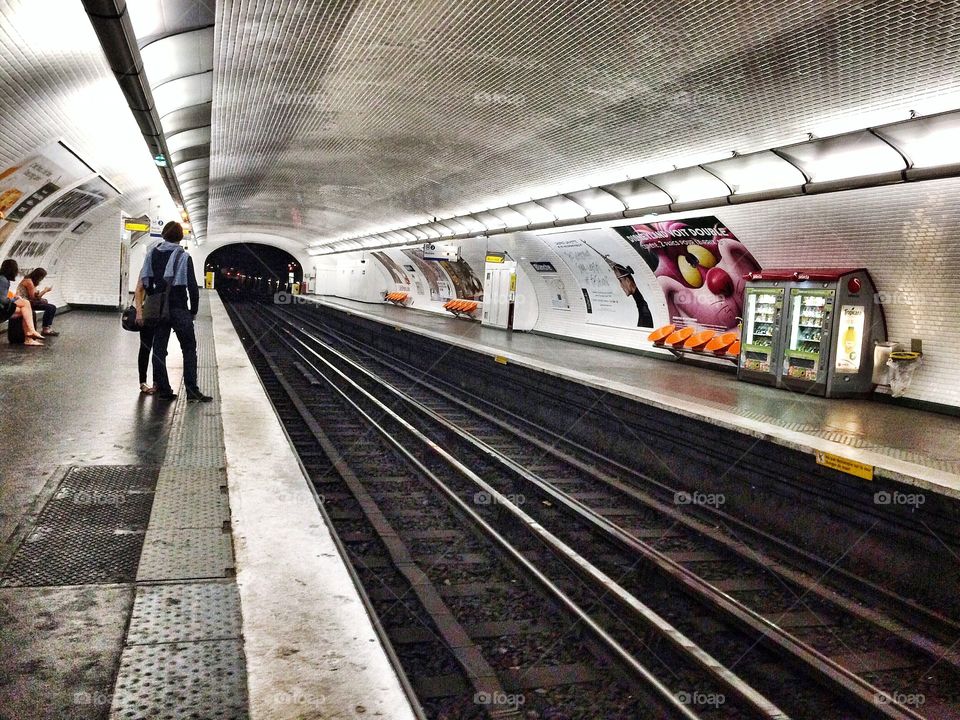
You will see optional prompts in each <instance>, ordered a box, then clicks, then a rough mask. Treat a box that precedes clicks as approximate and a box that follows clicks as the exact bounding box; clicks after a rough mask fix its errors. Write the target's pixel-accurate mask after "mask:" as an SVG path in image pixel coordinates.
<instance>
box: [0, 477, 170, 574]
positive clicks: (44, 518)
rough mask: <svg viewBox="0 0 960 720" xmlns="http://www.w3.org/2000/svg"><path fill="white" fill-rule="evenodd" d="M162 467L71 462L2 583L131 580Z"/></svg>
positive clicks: (12, 561) (6, 570) (11, 559)
mask: <svg viewBox="0 0 960 720" xmlns="http://www.w3.org/2000/svg"><path fill="white" fill-rule="evenodd" d="M157 474H158V468H156V467H141V466H130V465H114V466H85V467H74V468H71V469H70V470H69V471H68V472H67V474H66V476H65V477H64V479H63V481H62V482H61V483H60V486H59V487H58V489H57V492H56V493H55V494H54V496H53V497H52V498H51V499H50V500H49V501H48V502H47V504H46V505H45V506H44V508H43V510H42V511H41V513H40V515H39V517H38V518H37V521H36V523H35V525H34V527H33V530H32V531H31V532H30V534H29V535H27V537H26V538H25V539H24V541H23V542H22V543H21V544H20V547H18V548H17V550H16V552H15V553H14V554H13V556H12V557H11V558H10V561H9V563H8V564H7V566H6V568H4V571H3V574H2V575H0V586H3V587H15V586H47V585H83V584H100V583H121V582H132V581H133V580H134V578H135V577H136V573H137V564H138V562H139V556H140V550H141V547H142V545H143V540H144V533H145V531H146V529H147V523H148V521H149V518H150V512H151V506H152V504H153V489H154V485H155V484H156V479H157Z"/></svg>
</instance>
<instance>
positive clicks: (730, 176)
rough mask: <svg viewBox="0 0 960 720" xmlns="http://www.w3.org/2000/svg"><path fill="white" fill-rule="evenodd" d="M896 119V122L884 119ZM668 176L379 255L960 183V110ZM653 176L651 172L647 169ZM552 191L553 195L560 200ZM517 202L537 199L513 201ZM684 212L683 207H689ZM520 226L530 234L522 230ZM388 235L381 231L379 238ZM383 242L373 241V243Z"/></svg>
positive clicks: (407, 232)
mask: <svg viewBox="0 0 960 720" xmlns="http://www.w3.org/2000/svg"><path fill="white" fill-rule="evenodd" d="M886 117H889V115H886ZM706 160H707V158H704V162H702V163H701V164H697V165H692V166H689V167H679V168H676V169H674V170H673V171H669V172H662V173H657V174H651V175H649V176H647V177H643V178H635V179H629V180H624V181H620V182H615V183H613V184H610V185H603V186H599V187H588V188H584V189H582V190H575V191H571V192H567V193H565V194H557V195H552V196H550V197H543V198H539V199H536V200H530V201H526V202H517V203H511V204H510V205H508V206H504V207H497V208H489V209H485V210H482V211H477V212H474V213H460V214H457V215H455V216H453V217H449V218H447V219H445V220H441V224H442V225H443V226H446V227H447V228H450V229H451V230H455V231H456V232H455V234H452V235H451V234H449V233H447V232H442V228H441V227H440V224H434V223H428V224H424V225H413V226H409V227H397V226H396V225H393V226H391V227H392V231H391V234H392V235H393V236H394V237H396V238H398V239H399V238H402V239H403V240H404V242H399V241H398V240H397V239H394V237H391V238H382V239H383V240H384V242H383V243H382V244H381V245H379V247H387V246H389V245H401V244H410V243H416V242H418V241H423V240H429V239H435V238H437V237H444V238H446V237H455V238H456V237H469V236H472V235H475V234H477V233H487V232H493V233H496V232H505V231H507V230H523V229H529V228H531V227H533V226H543V225H569V224H572V223H579V222H589V221H590V220H591V218H594V217H599V218H609V217H611V216H613V217H616V216H617V214H618V213H621V214H622V215H623V216H624V217H625V218H626V217H634V216H637V215H641V214H647V213H650V212H668V211H671V210H680V209H684V210H687V209H693V207H690V205H693V206H694V207H696V203H699V202H705V203H707V204H705V205H704V207H709V206H711V205H716V204H721V203H723V202H724V201H728V202H738V201H748V200H751V199H760V198H761V197H762V198H774V197H784V196H788V195H793V194H799V193H801V192H804V191H808V190H809V191H811V192H816V191H817V190H821V191H823V190H841V189H846V188H856V187H865V186H868V185H870V184H871V179H872V180H873V181H875V182H881V181H882V182H891V181H893V182H895V181H896V178H897V175H898V174H899V176H900V179H901V181H906V180H911V179H914V178H926V177H935V176H936V172H935V170H936V168H938V167H940V168H944V169H945V171H944V173H943V174H944V175H945V176H946V175H956V174H960V111H956V110H954V111H950V112H947V113H942V114H939V115H931V116H925V117H918V118H912V119H910V120H907V121H904V122H897V123H892V124H889V125H884V126H880V127H875V128H867V129H861V130H855V131H853V132H848V133H845V134H843V135H835V136H833V137H828V138H811V139H810V140H809V141H807V142H803V143H798V144H796V145H789V146H785V147H781V148H776V149H773V150H763V151H760V152H756V153H750V154H749V155H743V156H740V155H736V154H734V155H733V156H732V157H727V158H724V159H721V160H715V159H714V160H712V161H709V162H707V161H706ZM648 167H650V166H649V165H648ZM554 192H555V191H554ZM512 197H532V198H536V197H537V196H536V195H535V194H531V195H525V194H524V193H515V194H513V195H512ZM684 205H686V207H684ZM518 218H522V219H526V221H527V224H526V225H517V222H518ZM382 232H383V231H381V233H382ZM377 234H378V233H368V234H365V235H364V236H363V237H364V239H370V238H373V237H375V236H376V235H377ZM344 240H346V238H338V239H336V240H331V241H329V242H318V243H313V244H312V245H310V246H308V253H309V254H310V255H326V254H330V253H335V252H343V251H342V250H337V249H336V247H335V246H336V245H338V244H340V243H342V242H344Z"/></svg>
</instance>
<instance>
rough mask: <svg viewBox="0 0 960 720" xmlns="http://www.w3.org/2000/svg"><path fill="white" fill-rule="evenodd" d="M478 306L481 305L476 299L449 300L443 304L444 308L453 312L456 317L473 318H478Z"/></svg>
mask: <svg viewBox="0 0 960 720" xmlns="http://www.w3.org/2000/svg"><path fill="white" fill-rule="evenodd" d="M478 307H480V303H478V302H476V301H475V300H448V301H447V302H446V303H444V305H443V309H444V310H446V311H447V312H451V313H453V314H454V315H455V316H456V317H465V318H470V319H471V320H476V319H477V318H476V316H475V315H474V313H475V312H476V311H477V308H478Z"/></svg>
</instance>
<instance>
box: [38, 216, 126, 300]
mask: <svg viewBox="0 0 960 720" xmlns="http://www.w3.org/2000/svg"><path fill="white" fill-rule="evenodd" d="M87 220H88V221H89V222H92V223H93V227H91V228H90V229H89V230H87V232H85V233H84V234H83V235H73V234H72V233H68V234H67V237H66V238H65V239H64V240H63V244H62V245H61V246H60V252H59V253H58V254H59V259H58V261H57V281H58V289H59V297H60V298H61V299H62V301H64V302H67V303H76V304H81V305H105V306H108V307H117V306H118V304H119V303H120V243H121V240H122V235H123V226H122V225H121V216H120V210H119V209H118V208H116V207H113V208H106V209H103V210H99V211H96V212H94V213H91V216H90V217H88V218H87ZM50 284H51V285H52V284H53V283H52V282H51V283H50ZM54 302H56V299H54Z"/></svg>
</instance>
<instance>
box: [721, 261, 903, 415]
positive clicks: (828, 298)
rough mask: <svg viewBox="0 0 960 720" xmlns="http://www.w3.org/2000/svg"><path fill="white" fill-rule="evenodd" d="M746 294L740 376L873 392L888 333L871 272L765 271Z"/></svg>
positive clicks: (803, 387)
mask: <svg viewBox="0 0 960 720" xmlns="http://www.w3.org/2000/svg"><path fill="white" fill-rule="evenodd" d="M744 293H745V297H744V318H743V322H744V326H743V338H742V343H743V346H742V349H741V353H740V365H739V370H738V377H740V379H742V380H748V381H751V382H760V383H764V384H768V385H776V386H777V387H786V388H790V389H793V390H800V391H803V392H808V393H811V394H814V395H825V396H827V397H852V396H858V395H868V394H869V393H870V392H872V391H873V348H874V346H875V345H876V344H877V343H879V342H883V341H885V340H886V339H887V328H886V322H885V320H884V316H883V308H882V307H881V306H880V304H879V303H878V302H877V300H876V297H877V295H876V288H875V287H874V285H873V281H872V280H871V278H870V274H869V273H868V272H867V271H866V270H865V269H862V268H855V269H845V268H844V269H836V268H829V269H809V270H793V269H790V270H763V271H759V272H754V273H750V274H749V275H748V276H747V284H746V287H745V290H744Z"/></svg>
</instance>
